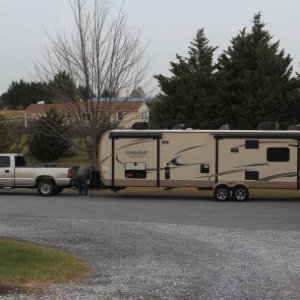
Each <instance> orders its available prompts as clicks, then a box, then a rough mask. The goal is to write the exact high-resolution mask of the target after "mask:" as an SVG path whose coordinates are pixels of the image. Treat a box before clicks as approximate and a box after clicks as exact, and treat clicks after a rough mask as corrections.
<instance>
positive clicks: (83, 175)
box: [77, 165, 92, 197]
mask: <svg viewBox="0 0 300 300" xmlns="http://www.w3.org/2000/svg"><path fill="white" fill-rule="evenodd" d="M91 172H92V168H91V167H90V166H89V165H82V166H80V167H79V169H78V172H77V183H78V192H79V196H81V197H82V196H84V197H89V196H90V195H89V190H88V188H89V187H88V179H90V178H91Z"/></svg>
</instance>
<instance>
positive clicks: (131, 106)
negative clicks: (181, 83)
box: [24, 100, 149, 129]
mask: <svg viewBox="0 0 300 300" xmlns="http://www.w3.org/2000/svg"><path fill="white" fill-rule="evenodd" d="M72 105H74V104H67V103H66V104H62V103H56V104H31V105H29V106H28V107H27V108H26V109H25V114H24V125H25V127H28V126H30V125H31V124H32V122H33V121H34V120H36V119H38V118H39V117H40V116H42V115H44V114H45V113H46V111H48V110H50V109H51V108H55V109H56V110H57V111H59V112H62V113H65V114H66V115H67V116H71V114H70V110H72V107H71V106H72ZM79 105H80V106H82V107H81V108H80V112H81V113H82V118H85V117H86V115H87V114H89V113H91V112H90V111H89V110H88V109H87V110H86V109H85V107H86V104H85V103H80V104H79ZM88 105H100V109H99V110H100V111H107V112H108V113H109V114H110V115H111V118H113V119H114V120H117V121H118V122H119V124H120V125H119V128H120V129H126V128H127V129H128V128H132V125H133V124H134V123H136V122H149V107H148V106H147V104H146V102H145V101H137V100H135V101H101V102H98V103H97V102H91V103H90V104H88ZM76 111H78V110H76Z"/></svg>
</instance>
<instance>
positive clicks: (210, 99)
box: [0, 0, 300, 167]
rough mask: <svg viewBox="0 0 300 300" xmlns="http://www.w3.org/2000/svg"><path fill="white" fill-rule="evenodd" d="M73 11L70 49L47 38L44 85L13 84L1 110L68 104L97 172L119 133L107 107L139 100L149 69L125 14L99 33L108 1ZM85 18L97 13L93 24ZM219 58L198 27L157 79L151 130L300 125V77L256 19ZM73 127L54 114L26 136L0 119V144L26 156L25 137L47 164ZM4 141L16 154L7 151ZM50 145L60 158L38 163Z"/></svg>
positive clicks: (76, 4)
mask: <svg viewBox="0 0 300 300" xmlns="http://www.w3.org/2000/svg"><path fill="white" fill-rule="evenodd" d="M71 3H72V4H73V7H72V9H73V14H74V18H75V21H76V26H75V27H76V29H77V31H75V33H73V34H72V35H70V39H71V41H70V40H65V36H60V35H58V36H57V38H56V39H53V40H51V43H52V47H50V48H48V49H47V51H46V53H47V54H49V56H48V57H46V60H45V61H46V62H45V65H43V64H42V65H39V66H38V68H37V71H38V73H39V74H40V78H41V80H40V81H39V82H29V83H28V82H25V81H23V80H21V81H19V82H12V84H11V85H10V86H9V88H8V90H7V91H6V92H5V93H4V94H2V95H1V102H2V103H5V104H6V105H10V106H11V107H13V108H18V107H26V106H28V105H29V104H31V103H36V102H37V101H41V100H43V101H46V102H53V101H54V102H59V103H72V104H73V105H72V106H70V107H72V110H71V111H70V114H71V115H72V118H73V119H74V120H75V121H76V126H77V129H76V134H77V136H78V133H80V134H81V136H80V138H81V139H82V140H83V142H84V144H85V148H86V150H87V153H88V155H89V158H90V159H91V161H92V164H93V166H95V167H96V166H97V149H98V144H99V139H100V137H101V135H102V133H104V132H105V131H107V130H110V129H113V128H116V126H117V123H116V122H115V121H114V120H113V118H112V116H113V115H114V114H115V112H116V107H115V106H114V105H112V104H111V103H109V99H110V98H114V97H117V96H118V95H120V94H123V95H124V94H126V93H127V95H130V92H132V93H133V92H134V95H136V94H139V93H138V84H139V83H140V82H142V80H143V78H144V73H145V70H146V65H145V64H142V62H143V54H144V49H143V48H142V49H141V48H140V46H139V39H138V37H136V38H134V37H133V38H130V37H131V36H130V34H129V33H128V32H127V31H126V30H125V28H126V26H125V24H126V18H125V15H123V14H122V13H121V14H120V15H119V17H117V18H116V19H115V20H113V22H112V23H111V24H110V27H108V28H106V30H107V31H106V34H107V35H99V33H100V31H102V30H104V29H103V28H104V27H105V24H107V13H108V11H109V2H108V1H105V0H103V6H101V5H100V4H99V3H100V2H99V3H98V2H95V3H94V5H95V7H91V8H90V7H87V6H86V3H85V2H84V1H82V0H72V1H71ZM101 3H102V2H101ZM90 11H94V12H95V14H94V15H93V19H92V20H90V19H89V16H90V13H89V12H90ZM121 12H122V11H121ZM79 20H89V22H84V21H82V22H79ZM112 28H113V29H114V30H112ZM121 29H122V30H121ZM108 37H109V38H108ZM102 39H103V40H102ZM72 41H73V42H74V44H72ZM77 49H81V51H77ZM103 49H105V51H104V52H103ZM118 49H119V50H118ZM216 50H217V47H214V46H211V45H210V43H209V40H208V38H207V37H206V36H205V33H204V29H200V30H199V31H198V32H197V35H196V37H195V38H194V40H193V41H192V42H191V43H190V46H189V49H188V54H187V56H186V57H185V56H182V55H177V56H176V61H175V62H171V69H170V72H171V75H170V76H165V75H162V74H159V75H156V76H155V79H156V80H157V81H158V83H159V86H160V88H161V92H160V93H159V94H158V95H157V96H156V97H155V100H154V101H151V102H149V107H150V119H151V123H152V126H153V127H154V128H161V129H164V128H168V129H171V128H173V127H174V126H175V125H177V124H184V126H186V127H192V128H195V129H196V128H199V129H218V128H219V127H220V126H222V125H224V124H228V125H229V126H230V128H232V129H256V128H257V125H258V124H259V123H261V122H281V123H282V124H284V126H288V125H290V124H295V123H300V76H299V74H297V73H294V72H293V68H292V58H291V57H290V55H289V54H287V53H286V52H285V51H284V50H283V49H280V43H279V41H275V42H274V41H273V38H272V36H271V34H270V33H269V31H268V30H266V28H265V24H264V23H263V22H262V18H261V14H260V13H259V14H256V15H255V16H254V18H253V25H252V28H251V29H250V30H247V29H246V28H244V29H242V30H241V31H239V33H238V34H237V36H235V37H234V38H233V39H232V40H231V43H230V46H229V47H228V49H226V50H225V51H223V53H221V55H220V56H219V57H218V59H217V61H215V60H214V56H215V52H216ZM82 53H84V55H82ZM103 53H104V54H103ZM103 55H104V56H103ZM47 59H48V63H47ZM141 64H142V67H141ZM122 70H124V71H122ZM94 97H95V98H96V99H97V98H99V97H107V101H108V102H107V103H106V104H107V105H106V106H105V107H106V109H105V110H103V106H102V105H100V104H101V103H99V102H96V103H95V105H91V99H92V98H94ZM82 104H83V105H82ZM82 107H84V108H83V109H84V112H86V110H90V113H89V114H87V118H80V117H79V116H82V114H81V113H82V111H81V110H82ZM107 107H108V108H109V109H107ZM56 124H57V126H58V127H57V126H56ZM69 125H70V124H69V123H68V122H67V120H66V119H65V117H63V116H62V115H60V114H57V112H55V111H51V112H48V113H47V114H46V116H43V117H42V118H41V119H40V120H38V122H37V123H36V124H35V133H33V132H29V131H30V128H29V129H21V128H16V129H14V127H13V126H5V122H4V120H3V119H2V118H0V140H1V141H2V142H1V145H2V148H6V149H7V148H9V147H10V150H11V151H12V150H15V151H16V152H22V151H21V150H22V149H23V148H24V140H25V139H24V136H26V137H27V142H28V145H29V152H30V153H31V154H32V155H34V156H35V157H37V158H39V159H43V160H48V161H51V160H54V159H57V158H58V157H60V156H61V155H63V152H65V151H66V150H68V149H69V148H70V143H69V142H68V141H70V139H71V137H74V136H76V135H74V134H72V130H73V132H74V131H75V130H74V129H72V128H70V126H69ZM80 128H81V129H82V130H81V131H82V132H80V130H79V129H80ZM50 133H51V134H50ZM61 133H66V134H65V135H62V134H61ZM8 135H9V136H10V137H11V138H12V140H13V145H14V146H12V145H9V144H8V142H7V138H6V137H7V136H8ZM47 137H48V138H47ZM51 145H53V149H57V152H56V150H53V151H51V157H48V156H47V157H45V156H44V157H41V155H43V154H44V153H45V151H44V150H43V147H44V146H45V147H46V149H49V147H50V146H51ZM12 147H13V149H12ZM39 148H40V149H39ZM30 149H31V150H30ZM39 150H40V151H39ZM2 151H4V149H2ZM37 152H39V153H37ZM48 152H49V151H48ZM56 153H58V154H56Z"/></svg>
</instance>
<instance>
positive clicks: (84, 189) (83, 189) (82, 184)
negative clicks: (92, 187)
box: [78, 176, 88, 196]
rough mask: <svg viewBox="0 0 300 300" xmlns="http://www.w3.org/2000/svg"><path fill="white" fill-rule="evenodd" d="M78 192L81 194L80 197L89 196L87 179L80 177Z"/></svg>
mask: <svg viewBox="0 0 300 300" xmlns="http://www.w3.org/2000/svg"><path fill="white" fill-rule="evenodd" d="M78 192H79V196H87V195H88V183H87V177H85V176H78Z"/></svg>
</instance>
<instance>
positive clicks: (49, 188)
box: [37, 180, 55, 196]
mask: <svg viewBox="0 0 300 300" xmlns="http://www.w3.org/2000/svg"><path fill="white" fill-rule="evenodd" d="M37 190H38V193H39V194H40V195H41V196H51V195H53V194H54V192H55V183H54V182H53V181H52V180H40V181H39V182H38V184H37Z"/></svg>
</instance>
